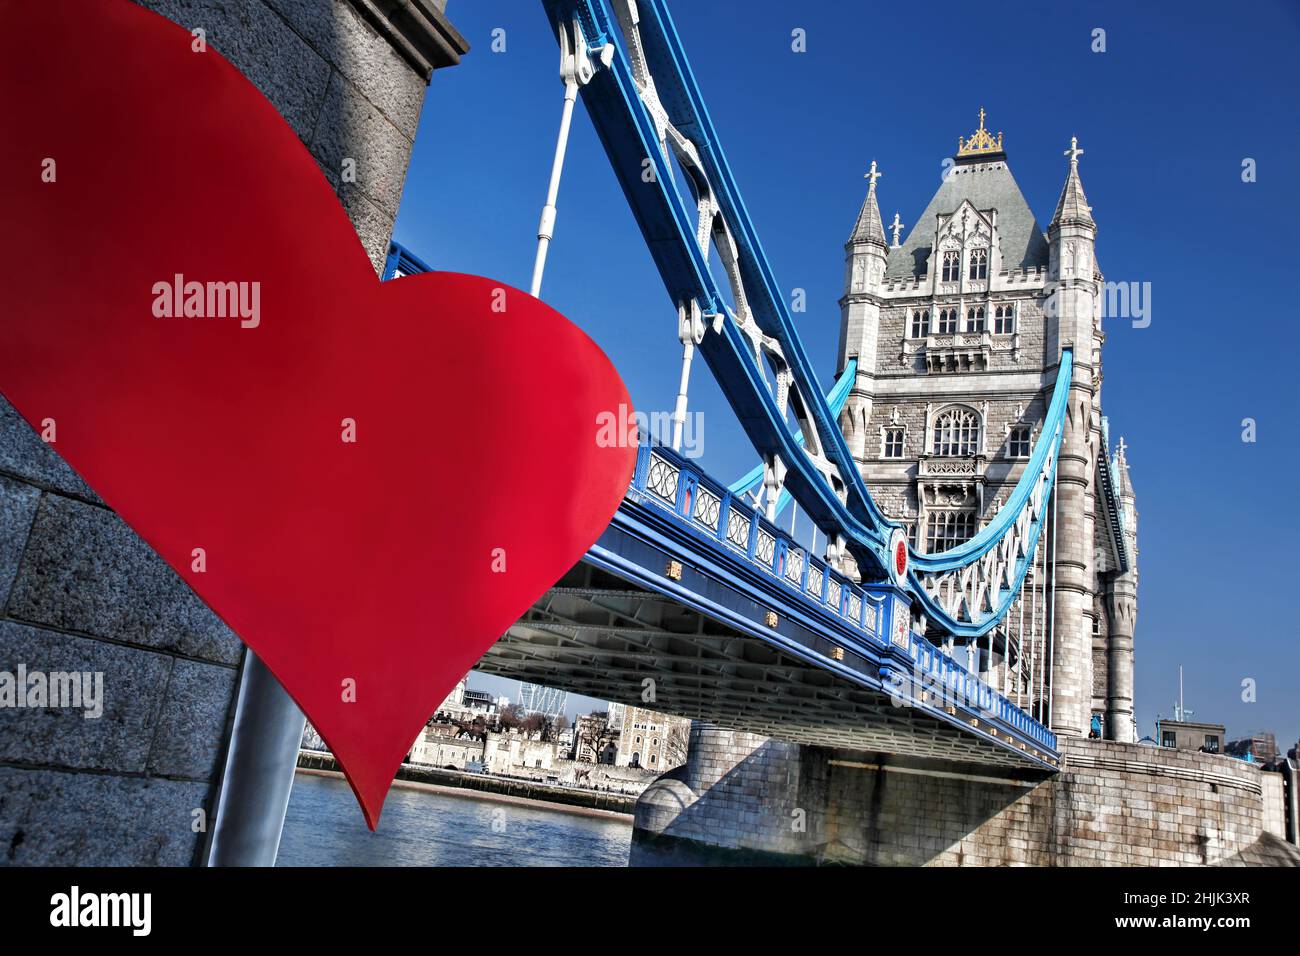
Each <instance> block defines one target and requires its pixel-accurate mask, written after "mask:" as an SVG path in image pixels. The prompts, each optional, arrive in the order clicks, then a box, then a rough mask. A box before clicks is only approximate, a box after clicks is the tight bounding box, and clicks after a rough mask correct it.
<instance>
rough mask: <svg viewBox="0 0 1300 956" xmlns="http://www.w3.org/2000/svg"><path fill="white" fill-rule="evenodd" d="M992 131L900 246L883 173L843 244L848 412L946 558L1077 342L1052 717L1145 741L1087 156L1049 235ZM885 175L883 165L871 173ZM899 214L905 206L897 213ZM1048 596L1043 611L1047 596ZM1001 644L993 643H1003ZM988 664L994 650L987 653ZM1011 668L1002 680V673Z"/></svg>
mask: <svg viewBox="0 0 1300 956" xmlns="http://www.w3.org/2000/svg"><path fill="white" fill-rule="evenodd" d="M982 123H983V120H982V118H981V130H980V131H979V132H978V133H977V134H976V136H975V137H973V138H972V139H971V141H970V144H975V143H979V144H982V145H978V146H973V145H970V144H968V145H966V146H964V147H963V148H962V149H961V150H960V151H959V153H958V155H957V156H956V157H954V162H953V165H952V167H951V168H950V169H949V170H948V173H947V175H946V176H945V178H944V181H943V183H942V185H941V186H940V188H939V190H938V192H937V193H936V194H935V195H934V197H933V198H932V199H931V200H930V203H929V205H928V206H927V208H926V210H925V212H924V213H923V214H922V215H921V216H920V217H918V218H917V219H916V220H915V222H916V223H917V225H916V226H915V227H914V228H913V229H912V231H911V232H910V233H909V234H908V235H907V238H906V239H905V241H903V242H902V243H901V245H900V244H897V233H895V245H893V246H888V245H886V243H885V239H884V230H883V227H882V225H881V219H880V211H879V205H878V197H877V189H876V181H875V180H876V178H878V174H876V176H873V177H872V180H871V185H870V187H869V189H868V194H867V198H866V201H865V202H864V203H863V205H862V209H861V211H860V212H859V214H858V218H857V222H856V224H855V227H854V230H853V233H852V235H851V236H850V238H849V241H848V243H847V244H846V246H845V250H846V256H845V277H846V282H845V294H844V296H843V298H842V299H841V300H840V307H841V310H842V318H841V331H840V354H839V368H840V369H843V368H844V367H845V366H846V365H847V364H848V362H849V361H850V360H853V359H856V360H857V374H856V379H855V381H854V383H853V387H852V390H851V392H850V394H849V398H848V401H847V403H846V405H845V407H844V410H843V413H842V415H841V419H840V423H841V427H842V428H843V431H844V434H845V436H846V439H847V441H848V445H849V450H850V451H851V453H852V454H853V456H854V458H855V459H856V461H857V463H858V467H859V469H860V471H861V473H862V475H863V477H864V479H865V480H866V482H867V484H868V486H869V487H870V489H871V492H872V494H873V496H874V497H875V498H876V500H877V501H878V502H879V503H880V505H881V507H882V508H883V509H884V510H885V512H886V513H887V514H888V515H889V516H890V517H891V518H894V519H896V520H898V521H900V522H902V523H903V525H904V526H905V527H906V528H907V532H908V535H909V537H910V539H911V541H912V543H913V545H914V547H915V548H916V549H917V550H918V551H921V552H925V553H935V552H938V551H942V550H947V549H948V548H951V547H953V546H954V545H955V544H957V543H959V542H960V541H962V540H965V539H966V538H969V537H970V536H971V535H972V534H974V533H976V532H977V531H978V530H979V529H980V528H981V527H983V526H984V525H985V524H987V523H988V521H989V520H990V519H991V518H992V516H993V515H994V514H996V513H997V511H998V509H999V508H1000V507H1001V506H1002V504H1003V503H1004V502H1005V501H1006V500H1007V498H1008V496H1009V494H1010V492H1011V490H1012V489H1013V488H1014V486H1015V484H1016V482H1017V481H1018V480H1019V479H1020V477H1021V473H1022V471H1023V470H1024V467H1025V463H1026V461H1027V460H1028V458H1029V453H1030V449H1031V448H1032V446H1033V444H1034V443H1035V442H1036V441H1037V440H1038V438H1039V434H1040V431H1041V429H1042V425H1043V417H1044V414H1045V412H1046V408H1047V404H1048V402H1049V401H1050V399H1051V394H1052V389H1053V386H1054V383H1055V380H1056V374H1057V369H1058V366H1059V363H1060V359H1061V355H1062V352H1063V350H1064V349H1066V348H1072V349H1073V352H1074V374H1073V380H1072V381H1071V383H1070V398H1069V406H1068V414H1067V420H1066V424H1065V433H1064V437H1063V439H1062V446H1061V453H1060V459H1059V464H1058V472H1057V485H1056V497H1057V501H1056V503H1055V507H1056V524H1055V528H1056V537H1055V540H1054V541H1049V542H1048V544H1047V549H1048V554H1049V561H1048V564H1047V569H1046V573H1045V574H1043V573H1041V572H1040V573H1037V574H1033V575H1031V577H1030V579H1029V581H1028V582H1027V584H1026V591H1025V593H1026V595H1027V597H1029V598H1030V599H1033V600H1037V601H1040V602H1050V606H1051V607H1052V609H1053V620H1052V631H1053V635H1054V640H1053V641H1052V642H1051V645H1052V646H1050V647H1040V648H1038V649H1037V653H1038V654H1039V655H1041V656H1042V657H1043V659H1049V658H1050V660H1051V662H1052V663H1051V671H1050V676H1049V677H1048V679H1047V680H1046V681H1040V682H1039V686H1040V688H1041V686H1042V685H1043V684H1044V683H1046V685H1047V686H1048V687H1049V688H1050V690H1049V695H1050V701H1049V700H1048V699H1047V697H1046V696H1044V695H1041V694H1040V692H1039V690H1035V692H1034V700H1033V701H1032V702H1031V704H1030V706H1031V707H1033V709H1034V710H1035V713H1036V715H1037V716H1039V717H1040V719H1043V720H1044V721H1045V722H1046V721H1047V720H1048V719H1049V717H1050V722H1051V724H1052V727H1053V729H1054V730H1056V731H1057V732H1058V733H1063V734H1066V735H1076V736H1082V735H1086V734H1087V733H1088V731H1089V726H1090V723H1091V717H1092V716H1093V715H1097V716H1099V717H1100V718H1101V719H1102V722H1103V727H1104V735H1105V736H1106V737H1108V738H1110V739H1114V740H1120V741H1132V740H1133V739H1134V736H1135V735H1134V726H1133V720H1132V713H1133V704H1132V696H1133V689H1132V637H1133V626H1134V619H1135V618H1136V612H1137V599H1136V594H1137V570H1136V560H1137V541H1136V531H1137V508H1136V503H1135V498H1134V494H1133V487H1132V483H1131V481H1130V479H1129V475H1128V465H1127V461H1126V459H1125V455H1124V451H1123V445H1122V442H1121V447H1120V450H1119V451H1118V452H1117V453H1116V454H1114V455H1113V456H1112V454H1111V451H1110V449H1109V448H1108V447H1107V438H1106V437H1105V430H1104V419H1103V418H1102V414H1101V378H1102V376H1101V345H1102V342H1103V334H1102V330H1101V318H1100V316H1101V311H1100V300H1099V296H1098V292H1099V289H1100V288H1101V283H1102V276H1101V273H1100V271H1099V270H1098V267H1097V264H1096V259H1095V257H1094V254H1093V252H1094V240H1095V236H1096V224H1095V222H1094V221H1093V219H1092V216H1091V209H1090V207H1089V206H1088V205H1087V200H1086V198H1085V196H1084V194H1083V187H1082V184H1081V182H1080V180H1079V174H1078V156H1079V154H1080V153H1081V152H1082V151H1081V150H1077V148H1075V147H1073V146H1072V148H1071V149H1070V150H1068V151H1067V155H1068V156H1069V158H1070V159H1069V163H1070V165H1069V171H1068V174H1067V179H1066V183H1065V187H1064V189H1063V190H1062V193H1061V197H1060V200H1059V202H1058V204H1057V208H1056V213H1055V215H1054V216H1053V218H1052V221H1051V224H1050V225H1049V227H1048V229H1047V231H1046V232H1044V231H1043V230H1042V229H1041V228H1040V227H1039V225H1038V223H1037V221H1036V220H1035V218H1034V215H1033V213H1032V211H1031V210H1030V208H1029V205H1028V203H1027V202H1026V201H1025V198H1024V196H1023V195H1022V194H1021V192H1020V188H1019V186H1018V185H1017V184H1016V181H1015V179H1014V178H1013V176H1012V174H1011V170H1010V168H1009V166H1008V164H1007V157H1006V153H1005V152H1004V151H1003V149H1002V146H1001V138H1000V134H999V137H998V138H997V139H996V140H995V139H993V138H992V137H988V136H985V135H981V134H983V133H984V132H985V131H984V130H983V127H982ZM873 171H874V168H873ZM895 221H897V215H896V216H895ZM1043 606H1048V605H1047V604H1046V603H1044V604H1043ZM993 656H995V657H996V656H997V655H993ZM979 666H981V667H986V668H989V669H990V670H991V671H992V670H993V669H995V668H996V667H997V666H999V665H998V661H996V660H990V659H989V658H988V657H986V658H984V659H983V660H982V661H981V663H980V664H979ZM997 679H998V680H1001V677H1000V676H999V677H998V678H997Z"/></svg>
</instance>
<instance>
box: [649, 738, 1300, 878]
mask: <svg viewBox="0 0 1300 956" xmlns="http://www.w3.org/2000/svg"><path fill="white" fill-rule="evenodd" d="M1062 755H1063V757H1064V758H1065V761H1064V768H1063V769H1062V771H1061V772H1060V773H1058V774H1053V775H1047V774H1037V773H1030V772H1027V771H1019V770H1003V769H1001V768H989V767H975V766H969V765H962V764H958V763H953V762H947V761H936V760H923V759H919V758H904V757H899V756H894V755H888V754H867V753H861V752H855V751H839V750H833V749H828V748H823V747H809V746H803V745H799V744H792V743H786V742H782V741H777V740H772V739H770V738H766V737H760V736H757V735H754V734H745V733H738V732H734V731H729V730H723V729H721V728H718V727H714V726H712V725H707V724H701V723H696V724H694V725H693V726H692V730H691V750H690V759H689V761H688V762H687V764H686V765H684V766H682V767H678V768H677V769H676V770H673V771H671V772H669V773H667V774H665V775H664V776H662V777H660V778H659V779H658V780H657V781H656V782H655V783H654V784H652V785H651V786H650V788H649V789H647V790H646V792H645V793H644V794H642V796H641V798H640V800H639V801H638V802H637V807H636V814H635V822H634V828H635V829H634V834H633V841H632V854H631V863H632V865H634V866H655V865H691V864H701V863H709V864H746V863H768V864H773V863H775V864H789V865H818V864H837V863H838V864H853V865H868V866H890V865H903V866H922V865H934V866H1158V865H1173V866H1192V865H1289V866H1300V849H1297V848H1296V847H1295V846H1292V845H1290V844H1288V843H1286V842H1284V839H1282V838H1279V835H1278V832H1277V831H1278V824H1277V820H1278V819H1280V814H1279V811H1280V805H1279V807H1274V806H1273V802H1275V801H1280V799H1281V798H1280V793H1281V788H1280V784H1279V783H1278V781H1275V780H1273V779H1270V778H1272V777H1278V780H1280V775H1277V774H1269V773H1266V772H1264V771H1261V770H1260V769H1259V768H1258V767H1257V766H1253V765H1250V764H1246V763H1244V762H1242V761H1239V760H1234V759H1231V758H1228V757H1223V756H1217V755H1212V754H1200V753H1188V752H1183V751H1173V750H1164V749H1161V748H1155V747H1147V746H1140V745H1137V744H1124V743H1114V742H1110V741H1101V740H1088V739H1067V740H1064V741H1062Z"/></svg>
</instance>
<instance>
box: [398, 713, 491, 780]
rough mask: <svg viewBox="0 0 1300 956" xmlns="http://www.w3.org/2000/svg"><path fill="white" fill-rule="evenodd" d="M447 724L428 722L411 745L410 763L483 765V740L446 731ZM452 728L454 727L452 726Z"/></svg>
mask: <svg viewBox="0 0 1300 956" xmlns="http://www.w3.org/2000/svg"><path fill="white" fill-rule="evenodd" d="M446 728H447V725H445V724H443V725H440V724H430V725H429V726H428V727H426V728H424V730H423V731H422V732H421V733H420V736H418V737H416V738H415V743H414V744H412V745H411V755H410V761H411V763H421V764H428V765H429V766H431V767H454V768H456V769H457V770H471V769H475V768H476V767H481V766H482V765H483V762H484V761H483V751H484V746H485V744H484V741H483V740H482V739H480V738H477V737H473V736H470V735H462V736H457V735H455V734H454V732H447V729H446ZM453 730H454V728H453Z"/></svg>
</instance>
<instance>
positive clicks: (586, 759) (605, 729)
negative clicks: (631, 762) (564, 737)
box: [573, 714, 618, 764]
mask: <svg viewBox="0 0 1300 956" xmlns="http://www.w3.org/2000/svg"><path fill="white" fill-rule="evenodd" d="M617 756H618V730H617V729H615V728H613V727H611V726H610V723H609V718H608V717H607V716H606V715H605V714H583V715H582V716H581V717H579V718H578V719H577V721H575V722H574V725H573V759H574V760H577V761H579V762H581V763H604V764H612V763H614V762H615V759H616V758H617Z"/></svg>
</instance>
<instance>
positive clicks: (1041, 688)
mask: <svg viewBox="0 0 1300 956" xmlns="http://www.w3.org/2000/svg"><path fill="white" fill-rule="evenodd" d="M1047 534H1048V523H1047V515H1043V532H1042V535H1041V538H1042V543H1043V577H1042V584H1043V622H1042V625H1041V626H1042V633H1041V634H1039V639H1040V640H1039V643H1041V644H1042V647H1041V648H1040V649H1039V652H1038V693H1039V694H1040V695H1042V696H1044V697H1045V696H1046V694H1047V688H1046V681H1045V680H1044V677H1045V674H1044V670H1045V668H1046V665H1047V626H1048V625H1047V615H1048V607H1047ZM1046 716H1047V708H1046V707H1044V706H1042V705H1041V704H1040V705H1039V708H1038V717H1037V720H1038V722H1039V723H1043V722H1044V721H1043V718H1044V717H1046Z"/></svg>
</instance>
